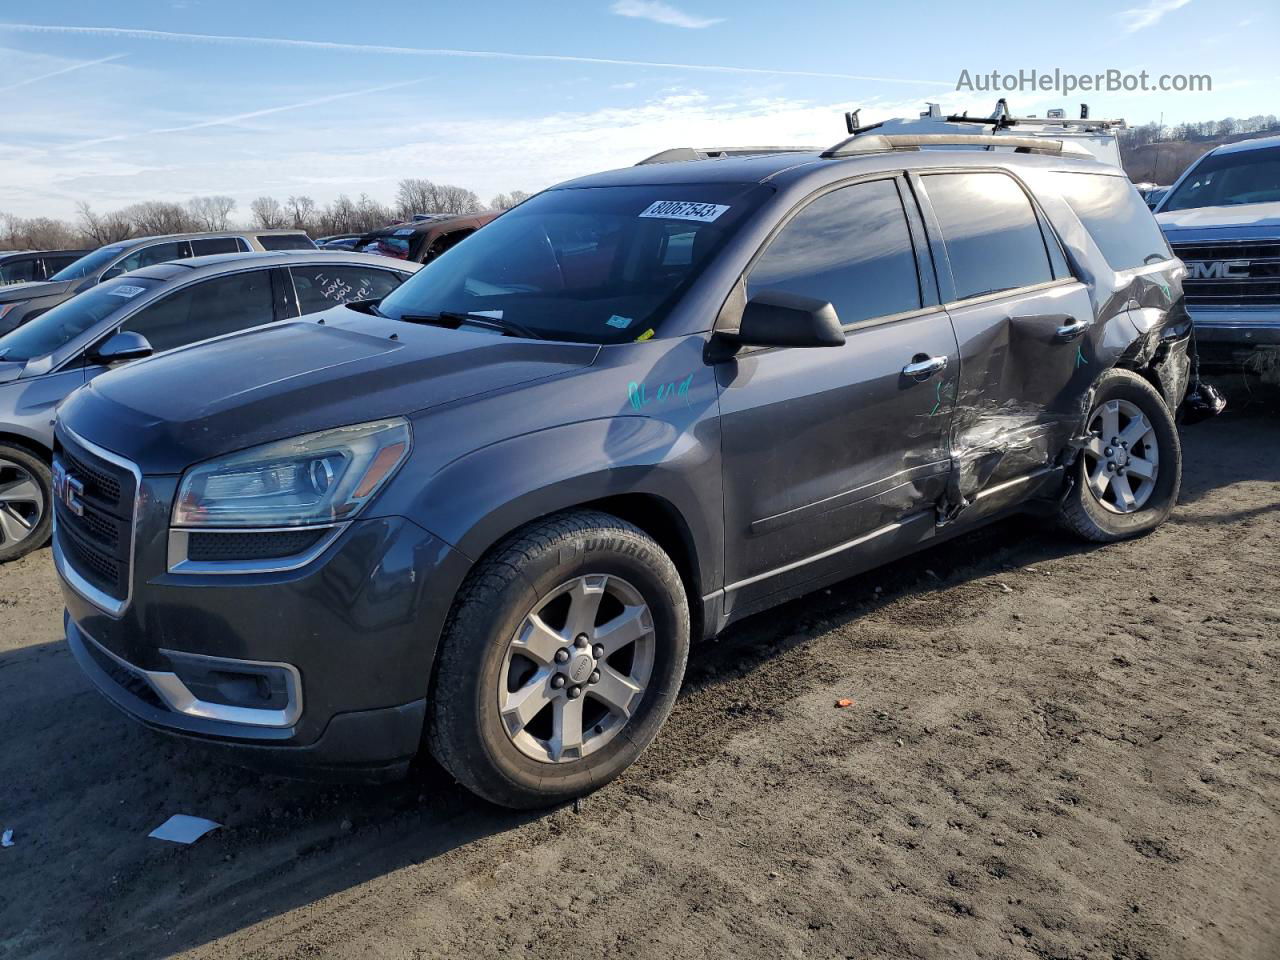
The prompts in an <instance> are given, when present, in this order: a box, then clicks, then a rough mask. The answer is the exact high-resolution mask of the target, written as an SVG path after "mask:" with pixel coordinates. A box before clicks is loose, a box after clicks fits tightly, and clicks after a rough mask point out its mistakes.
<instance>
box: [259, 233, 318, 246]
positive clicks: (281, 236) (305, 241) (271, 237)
mask: <svg viewBox="0 0 1280 960" xmlns="http://www.w3.org/2000/svg"><path fill="white" fill-rule="evenodd" d="M258 243H260V244H262V249H263V250H314V249H315V248H316V245H315V244H314V243H312V242H311V238H310V237H308V236H307V235H306V234H305V233H263V234H259V235H258Z"/></svg>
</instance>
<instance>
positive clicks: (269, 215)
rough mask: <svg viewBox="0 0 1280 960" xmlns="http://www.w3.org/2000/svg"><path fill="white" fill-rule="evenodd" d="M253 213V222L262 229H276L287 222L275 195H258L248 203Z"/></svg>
mask: <svg viewBox="0 0 1280 960" xmlns="http://www.w3.org/2000/svg"><path fill="white" fill-rule="evenodd" d="M249 210H250V212H252V214H253V222H254V224H255V225H256V226H259V227H261V228H262V229H263V230H276V229H279V228H280V227H283V226H285V225H286V223H287V222H288V221H287V220H286V219H285V213H284V207H282V206H280V201H279V200H277V199H276V198H275V197H258V198H257V199H255V200H254V201H253V202H252V203H250V204H249Z"/></svg>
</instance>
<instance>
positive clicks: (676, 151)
mask: <svg viewBox="0 0 1280 960" xmlns="http://www.w3.org/2000/svg"><path fill="white" fill-rule="evenodd" d="M817 152H818V147H672V148H671V149H670V150H663V151H662V152H661V153H655V154H654V155H653V156H652V157H645V158H644V159H643V160H641V161H640V162H639V163H637V164H636V166H637V167H642V166H644V165H645V164H647V163H680V162H684V161H687V160H722V159H724V158H726V157H754V156H760V155H762V154H769V153H817Z"/></svg>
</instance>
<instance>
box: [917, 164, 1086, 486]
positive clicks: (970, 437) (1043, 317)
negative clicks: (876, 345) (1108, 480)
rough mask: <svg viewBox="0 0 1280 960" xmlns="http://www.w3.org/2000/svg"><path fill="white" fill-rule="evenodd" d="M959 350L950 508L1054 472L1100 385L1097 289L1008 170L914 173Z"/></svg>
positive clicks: (943, 294) (952, 444)
mask: <svg viewBox="0 0 1280 960" xmlns="http://www.w3.org/2000/svg"><path fill="white" fill-rule="evenodd" d="M912 182H913V184H914V185H915V186H916V187H917V189H918V190H919V191H920V192H921V194H922V196H925V197H927V203H926V204H925V211H924V212H925V216H926V218H928V221H929V227H930V233H931V235H932V239H933V251H934V259H935V262H936V263H937V264H938V265H939V270H938V272H939V283H940V285H941V286H942V291H943V292H942V296H943V297H944V299H945V300H946V307H947V311H948V313H949V314H950V316H951V320H952V323H953V325H954V326H955V332H956V339H957V340H958V342H959V346H960V384H959V393H958V395H957V400H956V408H955V414H954V418H953V427H952V442H951V446H952V451H953V458H954V465H955V474H954V483H953V488H952V491H951V493H950V494H949V500H950V502H951V506H953V507H959V506H967V505H968V504H969V503H971V502H973V501H974V500H975V499H976V498H978V496H979V494H981V493H982V492H983V491H984V490H989V489H990V488H991V487H993V486H994V485H996V484H999V483H1003V482H1005V481H1012V480H1019V479H1021V478H1024V477H1028V476H1030V475H1033V474H1035V473H1036V472H1038V471H1039V470H1040V469H1042V468H1044V467H1046V466H1048V465H1049V464H1050V463H1051V461H1052V460H1053V458H1054V457H1055V456H1056V455H1057V452H1058V451H1059V450H1060V449H1061V448H1062V446H1063V444H1065V443H1066V441H1067V440H1068V439H1069V437H1070V435H1071V432H1072V430H1073V428H1074V425H1075V423H1076V422H1078V420H1079V409H1078V407H1079V403H1080V398H1081V396H1082V395H1083V392H1084V389H1085V388H1086V387H1087V384H1088V383H1089V381H1090V380H1091V378H1092V375H1093V374H1092V373H1091V371H1090V370H1089V369H1088V360H1087V358H1086V357H1085V356H1084V354H1083V353H1082V352H1081V350H1080V347H1081V345H1082V344H1083V343H1084V334H1085V332H1086V331H1087V330H1088V328H1089V326H1090V325H1091V324H1092V321H1093V305H1092V302H1091V300H1090V298H1089V292H1088V289H1087V288H1086V287H1085V286H1084V284H1082V283H1080V282H1079V281H1078V280H1076V278H1075V277H1074V276H1072V275H1071V272H1070V269H1069V266H1068V264H1067V261H1066V258H1065V256H1064V255H1063V252H1062V248H1061V246H1060V245H1059V242H1058V239H1057V237H1056V235H1055V234H1054V233H1053V231H1052V229H1051V228H1050V227H1049V225H1048V222H1047V220H1046V219H1045V218H1044V216H1043V214H1042V213H1041V212H1040V211H1039V210H1038V209H1037V208H1036V207H1035V205H1034V204H1033V203H1032V201H1031V198H1030V195H1029V194H1028V193H1027V192H1026V190H1025V189H1024V187H1023V186H1022V184H1021V183H1019V181H1017V180H1016V179H1014V178H1013V177H1011V176H1009V175H1008V174H1007V173H1004V172H1000V171H964V172H954V173H937V174H926V175H924V176H920V177H914V176H913V181H912Z"/></svg>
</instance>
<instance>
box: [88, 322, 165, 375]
mask: <svg viewBox="0 0 1280 960" xmlns="http://www.w3.org/2000/svg"><path fill="white" fill-rule="evenodd" d="M153 353H155V351H154V350H152V349H151V344H150V343H148V342H147V338H146V337H144V336H143V335H142V334H140V333H134V332H133V331H132V330H121V331H120V332H119V333H116V334H112V335H111V336H110V337H107V339H106V340H105V341H103V342H102V343H101V344H99V345H98V347H97V349H95V350H91V351H90V352H89V359H90V360H91V361H93V362H94V363H100V364H103V365H104V366H108V367H109V366H111V365H112V364H113V363H124V362H125V361H126V360H141V359H142V358H143V357H149V356H151V354H153Z"/></svg>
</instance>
